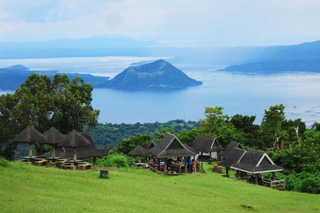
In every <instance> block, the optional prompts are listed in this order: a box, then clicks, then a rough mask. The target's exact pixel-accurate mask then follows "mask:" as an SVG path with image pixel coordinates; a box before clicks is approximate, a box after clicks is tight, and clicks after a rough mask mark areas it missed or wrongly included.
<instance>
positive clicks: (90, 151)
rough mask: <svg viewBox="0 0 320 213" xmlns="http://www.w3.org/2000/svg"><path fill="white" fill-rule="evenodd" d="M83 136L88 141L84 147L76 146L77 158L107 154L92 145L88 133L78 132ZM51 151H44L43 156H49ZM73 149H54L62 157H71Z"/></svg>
mask: <svg viewBox="0 0 320 213" xmlns="http://www.w3.org/2000/svg"><path fill="white" fill-rule="evenodd" d="M80 134H81V135H82V136H83V137H85V138H86V139H87V140H88V141H89V143H90V144H89V146H86V147H78V148H77V158H78V159H84V158H91V157H94V158H95V157H100V156H104V155H107V154H108V153H107V152H104V151H102V150H100V149H97V148H96V147H95V145H94V142H93V140H92V138H91V135H90V133H88V132H85V133H80ZM51 152H52V151H50V152H47V153H44V154H43V155H42V156H43V157H49V156H51ZM72 155H73V151H72V148H69V147H58V148H57V149H56V156H59V157H63V158H72Z"/></svg>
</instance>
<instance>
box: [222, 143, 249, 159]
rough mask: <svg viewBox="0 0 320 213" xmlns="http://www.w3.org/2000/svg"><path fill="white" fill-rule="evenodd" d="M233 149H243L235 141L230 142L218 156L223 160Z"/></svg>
mask: <svg viewBox="0 0 320 213" xmlns="http://www.w3.org/2000/svg"><path fill="white" fill-rule="evenodd" d="M234 147H237V148H239V149H244V148H243V146H242V145H241V144H240V143H238V142H236V141H231V143H230V144H229V145H228V147H227V148H226V149H225V150H224V151H223V152H221V153H220V156H222V157H223V158H225V157H226V156H227V155H228V154H229V152H231V150H232V149H233V148H234Z"/></svg>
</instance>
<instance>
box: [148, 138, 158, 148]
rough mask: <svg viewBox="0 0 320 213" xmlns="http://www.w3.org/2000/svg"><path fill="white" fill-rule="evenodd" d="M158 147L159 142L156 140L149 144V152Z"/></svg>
mask: <svg viewBox="0 0 320 213" xmlns="http://www.w3.org/2000/svg"><path fill="white" fill-rule="evenodd" d="M155 146H157V140H156V139H154V140H153V141H151V143H150V144H149V146H148V147H147V150H149V149H152V148H153V147H155Z"/></svg>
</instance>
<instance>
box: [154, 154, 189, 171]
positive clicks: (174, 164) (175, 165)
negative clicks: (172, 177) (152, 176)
mask: <svg viewBox="0 0 320 213" xmlns="http://www.w3.org/2000/svg"><path fill="white" fill-rule="evenodd" d="M149 165H150V166H152V168H154V170H159V169H160V171H163V170H164V165H163V164H160V168H157V166H158V165H157V162H156V159H155V158H151V160H150V161H149ZM167 167H168V168H170V170H174V171H175V172H177V173H181V167H182V162H181V160H180V159H179V158H178V159H177V160H176V161H173V160H172V159H167ZM194 171H195V162H194V159H192V158H190V157H188V158H187V172H189V173H193V172H194Z"/></svg>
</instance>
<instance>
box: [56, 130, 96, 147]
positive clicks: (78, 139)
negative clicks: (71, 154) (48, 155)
mask: <svg viewBox="0 0 320 213" xmlns="http://www.w3.org/2000/svg"><path fill="white" fill-rule="evenodd" d="M89 145H90V141H88V140H87V139H86V138H85V137H83V136H82V135H81V134H80V133H79V132H77V131H76V130H72V131H71V132H70V133H69V134H68V135H66V136H65V137H64V139H63V141H62V142H61V143H59V144H58V146H63V147H73V148H74V147H82V146H89Z"/></svg>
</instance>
